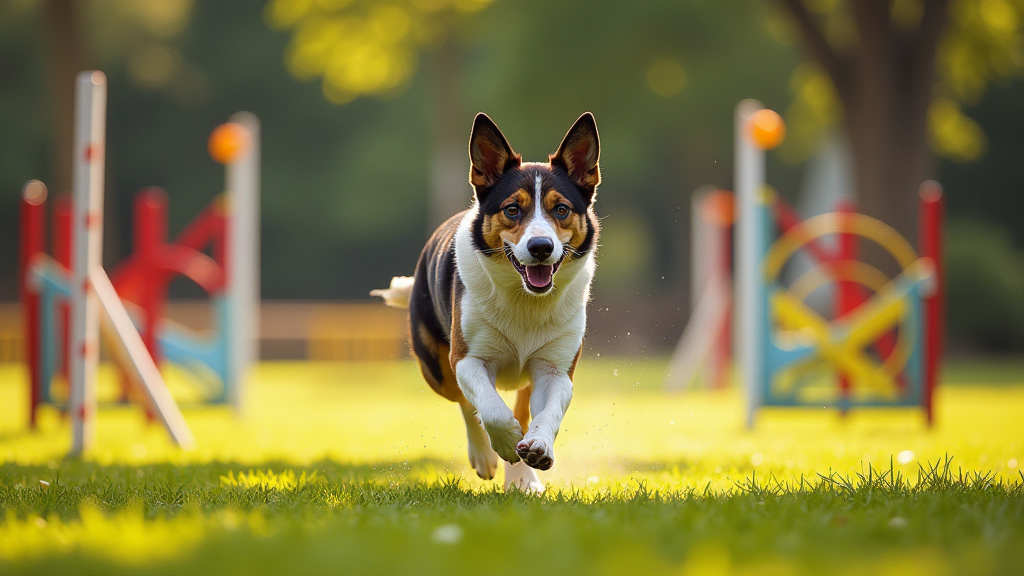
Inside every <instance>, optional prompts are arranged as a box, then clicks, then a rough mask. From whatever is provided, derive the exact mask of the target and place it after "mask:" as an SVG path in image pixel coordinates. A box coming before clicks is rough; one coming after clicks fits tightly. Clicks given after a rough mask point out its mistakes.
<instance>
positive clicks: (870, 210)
mask: <svg viewBox="0 0 1024 576" xmlns="http://www.w3.org/2000/svg"><path fill="white" fill-rule="evenodd" d="M778 2H779V3H780V4H781V5H782V7H783V8H784V9H785V10H786V11H788V12H789V14H790V16H791V17H792V19H793V22H794V23H795V24H796V26H797V27H798V28H799V29H800V32H801V34H802V35H803V38H804V46H805V47H806V48H807V50H808V52H809V54H810V56H811V57H812V58H813V59H814V60H815V61H817V62H818V64H819V65H821V66H822V68H824V69H825V71H826V72H827V73H828V75H829V76H830V77H831V79H832V81H833V83H834V84H835V87H836V92H837V93H838V94H839V98H840V100H841V101H842V103H843V107H844V110H845V117H844V128H845V132H846V135H847V137H848V139H849V142H850V149H851V151H852V155H853V164H854V177H855V178H856V182H855V189H856V190H857V196H858V201H859V211H860V212H862V213H864V214H867V215H868V216H872V217H874V218H877V219H879V220H881V221H882V222H885V223H886V224H888V225H890V226H892V227H893V228H895V229H896V230H897V231H898V232H899V233H900V234H901V235H902V236H903V237H904V238H906V239H907V240H908V241H910V242H911V243H912V244H913V243H914V242H915V240H914V239H915V238H916V237H917V217H916V215H917V189H918V187H919V186H920V185H921V183H922V182H923V181H924V180H925V179H927V178H928V177H929V175H930V172H931V170H932V157H931V151H930V150H929V147H928V138H927V129H928V108H929V106H930V105H931V102H932V97H933V89H934V86H935V80H936V74H935V54H936V51H937V50H938V44H939V38H940V37H941V35H942V33H943V31H944V30H945V28H946V24H947V22H948V19H947V15H946V9H947V4H948V0H927V1H926V2H924V8H923V13H922V16H921V20H920V23H919V24H918V27H917V29H916V30H913V31H907V30H900V29H896V28H894V27H893V26H892V24H891V18H890V14H889V2H888V1H885V0H851V1H850V2H849V7H850V9H851V10H850V11H851V13H852V17H853V18H854V20H855V22H856V28H857V34H858V38H857V40H858V45H857V47H856V48H854V49H853V50H852V51H850V52H839V51H837V50H836V49H835V48H834V47H832V46H831V45H830V44H829V43H828V41H827V39H826V37H825V35H824V33H823V32H822V30H821V27H820V23H819V22H818V20H817V19H816V17H814V16H813V15H811V13H810V12H808V11H807V9H806V7H805V6H804V4H803V2H802V0H778ZM865 257H866V258H867V260H868V261H869V262H871V263H873V264H875V265H880V266H884V267H883V270H885V271H888V272H892V271H894V269H895V268H894V266H892V265H891V264H888V265H884V264H883V263H884V262H885V259H884V258H880V257H879V256H878V254H876V253H873V251H872V252H868V253H867V254H866V255H865ZM889 262H891V259H889Z"/></svg>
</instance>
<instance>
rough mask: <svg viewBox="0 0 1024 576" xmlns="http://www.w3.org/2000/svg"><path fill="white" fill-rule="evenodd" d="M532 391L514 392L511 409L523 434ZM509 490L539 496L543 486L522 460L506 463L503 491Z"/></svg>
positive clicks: (528, 422) (530, 387) (525, 428)
mask: <svg viewBox="0 0 1024 576" xmlns="http://www.w3.org/2000/svg"><path fill="white" fill-rule="evenodd" d="M532 390H533V386H525V387H523V388H520V389H519V391H518V392H516V405H515V406H514V407H513V408H512V413H513V414H514V415H515V417H516V420H518V421H519V425H520V426H521V427H522V429H523V434H525V433H526V430H527V426H528V425H529V424H530V392H531V391H532ZM511 489H517V490H520V491H521V492H528V493H531V494H540V493H541V492H543V491H544V484H542V483H541V481H540V479H538V478H537V473H536V472H534V471H533V468H530V467H529V466H528V465H527V464H526V463H525V462H523V461H522V460H520V461H519V462H516V463H515V464H509V463H508V462H506V463H505V491H506V492H508V491H509V490H511Z"/></svg>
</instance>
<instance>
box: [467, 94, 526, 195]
mask: <svg viewBox="0 0 1024 576" xmlns="http://www.w3.org/2000/svg"><path fill="white" fill-rule="evenodd" d="M469 160H470V162H471V163H472V167H471V168H470V169H469V183H470V184H472V185H473V188H474V190H476V194H477V200H483V199H482V198H480V193H481V192H482V191H484V190H486V189H487V188H490V187H491V186H493V185H494V183H495V182H497V181H498V180H499V179H500V178H501V176H502V174H504V173H505V171H506V170H509V169H511V168H515V167H517V166H519V165H521V164H522V161H523V157H522V156H521V155H519V154H516V153H515V152H513V151H512V147H511V146H509V145H508V140H505V136H504V135H503V134H502V133H501V130H499V129H498V126H497V125H496V124H495V123H494V121H493V120H491V119H490V118H488V117H487V114H484V113H483V112H481V113H479V114H477V115H476V118H474V119H473V133H472V134H471V135H470V137H469Z"/></svg>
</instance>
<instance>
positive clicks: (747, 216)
mask: <svg viewBox="0 0 1024 576" xmlns="http://www.w3.org/2000/svg"><path fill="white" fill-rule="evenodd" d="M762 108H764V106H763V105H762V104H761V103H760V102H758V101H757V100H744V101H742V102H740V103H739V105H737V106H736V135H735V137H736V158H735V160H734V162H735V166H734V170H735V187H736V202H737V221H736V238H737V241H736V247H735V254H736V292H735V294H736V296H735V298H736V306H735V308H734V312H735V315H734V316H733V322H734V324H733V326H734V328H735V329H734V331H733V338H734V339H735V340H734V344H735V349H736V351H737V357H738V358H739V364H740V365H739V368H740V378H742V382H743V386H744V388H745V389H746V391H747V419H746V424H747V427H748V428H749V427H751V426H753V424H754V414H755V413H756V411H757V408H758V406H760V405H761V402H762V398H761V392H762V389H763V386H764V379H765V374H764V344H765V343H764V342H763V339H764V333H765V327H764V326H763V323H764V322H763V317H764V310H762V309H761V308H762V304H761V296H762V292H763V291H764V289H765V287H764V272H763V271H762V270H761V268H760V266H759V263H760V259H761V254H760V253H759V251H760V249H759V246H760V244H761V242H763V237H764V233H765V232H764V230H763V228H764V223H763V222H762V218H761V211H760V210H759V208H758V205H759V203H760V202H761V199H760V196H761V194H762V193H763V191H764V150H762V149H761V148H759V147H758V146H757V145H756V144H755V143H754V141H753V138H752V136H751V131H750V119H751V116H753V115H754V113H755V112H757V111H758V110H760V109H762Z"/></svg>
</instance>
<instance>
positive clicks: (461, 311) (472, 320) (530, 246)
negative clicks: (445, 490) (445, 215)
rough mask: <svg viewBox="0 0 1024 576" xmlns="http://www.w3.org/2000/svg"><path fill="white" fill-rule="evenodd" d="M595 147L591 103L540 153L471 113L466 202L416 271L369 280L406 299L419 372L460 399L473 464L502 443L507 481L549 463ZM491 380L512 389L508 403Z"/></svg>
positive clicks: (574, 314)
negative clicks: (520, 148) (528, 157)
mask: <svg viewBox="0 0 1024 576" xmlns="http://www.w3.org/2000/svg"><path fill="white" fill-rule="evenodd" d="M598 153H599V143H598V135H597V125H596V123H595V122H594V116H593V115H592V114H590V113H589V112H587V113H585V114H583V115H582V116H580V118H579V119H578V120H577V121H576V123H575V124H573V126H572V128H571V129H569V132H568V133H567V134H566V135H565V138H564V139H563V140H562V143H561V145H560V146H559V147H558V151H557V152H555V153H554V154H551V155H550V156H549V157H548V161H547V162H544V163H538V162H523V161H522V157H521V156H520V155H519V154H516V153H515V152H514V151H513V150H512V147H511V146H509V144H508V141H507V140H506V139H505V137H504V135H502V133H501V131H500V130H499V129H498V127H497V126H496V125H495V124H494V122H493V121H491V119H490V118H488V117H487V115H485V114H482V113H481V114H477V116H476V119H475V120H474V122H473V132H472V135H471V136H470V139H469V158H470V162H471V165H472V167H471V169H470V172H469V181H470V184H472V186H473V190H474V197H473V204H472V206H471V207H470V208H469V209H468V210H465V211H463V212H460V213H458V214H456V215H455V216H452V217H451V218H450V219H449V220H448V221H447V222H445V223H444V224H442V225H441V226H440V227H439V228H438V229H437V230H436V231H435V232H434V234H433V235H432V236H431V237H430V240H428V241H427V244H426V246H424V248H423V252H422V253H421V254H420V258H419V262H418V263H417V264H416V273H415V276H413V277H412V278H409V277H396V278H394V279H392V281H391V287H390V288H389V289H386V290H374V291H373V292H372V294H374V295H377V296H382V297H383V298H384V299H385V301H386V302H387V303H388V304H389V305H392V306H399V307H403V306H408V308H409V330H410V336H411V340H412V348H413V351H414V353H415V354H416V358H417V359H418V361H419V365H420V370H421V371H422V372H423V377H424V378H425V379H426V380H427V383H428V384H430V387H431V388H433V389H434V391H435V392H437V393H438V394H440V395H441V396H444V397H445V398H447V399H449V400H451V401H453V402H458V403H459V406H460V407H461V408H462V416H463V418H465V420H466V433H467V435H468V436H469V462H470V465H472V466H473V468H474V469H475V470H476V473H477V474H478V475H479V476H480V477H481V478H484V479H488V480H489V479H491V478H493V477H494V474H495V471H496V469H497V466H498V458H499V457H500V458H501V459H502V460H504V461H505V462H506V464H505V488H506V489H508V488H509V487H511V486H515V487H517V488H519V489H521V490H526V491H535V492H539V491H542V490H543V489H544V486H543V484H541V483H540V481H539V480H538V479H537V475H536V474H535V473H534V471H533V469H534V468H536V469H538V470H547V469H549V468H551V466H552V464H554V461H555V453H554V444H555V437H556V436H557V435H558V428H559V426H560V424H561V422H562V417H563V416H564V415H565V411H566V409H567V408H568V407H569V401H570V400H571V399H572V387H573V382H572V378H573V371H574V370H575V368H576V362H577V361H578V360H579V357H580V351H581V349H582V346H583V333H584V331H585V328H586V324H587V302H588V300H589V299H590V282H591V280H592V278H593V276H594V269H595V260H594V258H595V251H596V248H597V236H598V221H597V218H596V217H595V216H594V210H593V204H594V199H595V194H596V192H597V185H598V183H599V182H600V180H601V175H600V170H599V168H598ZM499 390H506V391H515V392H516V396H515V405H514V406H513V407H512V408H509V407H508V406H507V405H506V404H505V402H504V401H503V400H502V398H501V396H499V394H498V391H499ZM531 415H532V417H533V419H532V422H531V419H530V417H531Z"/></svg>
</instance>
